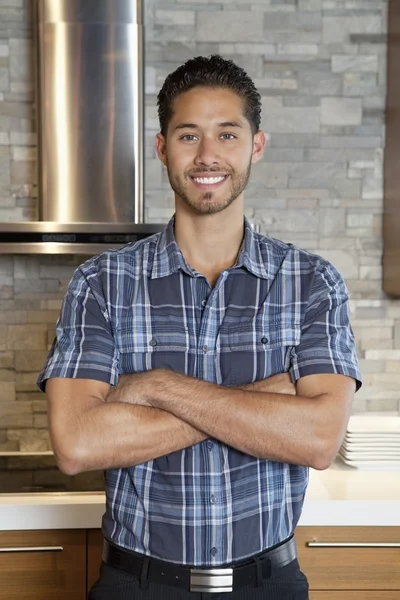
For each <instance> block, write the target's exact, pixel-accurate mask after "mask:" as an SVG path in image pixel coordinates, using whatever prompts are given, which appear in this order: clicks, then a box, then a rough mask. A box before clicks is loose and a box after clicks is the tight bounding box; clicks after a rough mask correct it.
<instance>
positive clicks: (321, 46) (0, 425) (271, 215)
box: [0, 0, 400, 451]
mask: <svg viewBox="0 0 400 600" xmlns="http://www.w3.org/2000/svg"><path fill="white" fill-rule="evenodd" d="M32 5H33V2H31V0H0V222H1V221H20V220H30V219H36V216H37V214H36V210H37V202H36V200H37V187H36V124H35V115H36V111H35V103H34V84H33V60H32V54H33V53H32V48H33V44H32ZM386 20H387V1H386V0H258V1H257V0H236V1H235V2H232V1H231V0H219V1H218V2H211V1H206V0H175V1H173V0H146V3H145V23H146V52H145V65H146V66H145V77H146V123H145V151H146V177H145V187H146V202H145V213H146V220H147V221H149V222H160V221H161V222H166V221H167V220H168V219H169V217H170V216H171V215H172V213H173V193H172V191H171V189H170V187H169V183H168V178H167V174H166V170H165V168H164V167H162V165H161V163H160V162H159V161H158V159H157V158H156V156H155V152H154V146H153V141H154V136H155V134H156V133H157V131H158V119H157V110H156V95H157V92H158V90H159V88H160V87H161V85H162V83H163V81H164V79H165V77H166V76H167V74H168V73H169V72H170V71H172V70H173V69H175V68H176V67H177V66H178V65H179V64H181V63H182V62H183V61H185V60H186V59H188V58H191V57H192V56H195V55H198V54H204V55H209V54H211V53H215V52H218V53H220V54H222V55H223V56H224V57H226V58H232V59H233V60H235V61H236V62H237V63H238V64H240V65H241V66H242V67H244V68H245V69H246V70H247V72H248V73H249V75H250V76H252V77H253V79H254V81H255V83H256V85H257V86H258V88H259V90H260V93H261V95H262V99H263V120H262V127H263V129H264V130H265V131H266V133H267V135H268V139H269V146H268V148H267V150H266V152H265V158H264V160H263V161H261V162H260V163H258V164H256V165H255V166H254V168H253V173H252V180H251V183H250V185H249V187H248V190H247V193H246V204H247V208H246V215H247V216H248V217H249V218H251V220H252V221H254V222H257V223H259V224H260V227H261V232H263V233H268V234H269V235H271V236H273V237H277V238H280V239H283V240H284V241H290V242H292V243H295V244H297V245H299V246H301V247H303V248H306V249H308V250H310V251H312V252H316V253H317V254H321V255H322V256H324V257H326V258H327V259H329V260H331V261H332V262H333V263H334V265H335V266H336V267H337V268H338V269H339V270H340V271H341V272H342V274H343V276H344V277H345V279H346V283H347V285H348V288H349V290H350V293H351V312H352V324H353V329H354V331H355V334H356V338H357V345H358V350H359V357H360V362H361V370H362V374H363V380H364V386H363V388H362V390H361V391H360V392H359V393H358V394H357V396H356V400H355V402H354V406H353V412H365V411H388V412H396V413H398V412H399V409H400V370H399V365H400V300H390V299H388V298H387V297H386V295H385V294H384V293H383V291H382V281H381V279H382V266H381V263H382V243H383V240H382V210H383V176H382V173H383V156H384V155H383V152H384V145H385V128H384V122H385V114H384V111H385V100H386ZM0 235H1V234H0ZM85 259H86V257H83V256H74V257H64V256H4V255H3V256H2V255H0V451H2V450H3V451H5V450H11V451H14V450H15V451H33V450H35V451H39V450H47V449H48V448H49V441H48V434H47V429H46V402H45V397H44V395H43V394H41V393H40V392H39V391H38V390H37V389H36V386H35V381H36V377H37V374H38V372H39V370H40V368H41V366H42V364H43V362H44V359H45V356H46V354H47V350H48V347H49V344H50V343H51V342H52V339H53V336H54V329H55V322H56V319H57V316H58V313H59V309H60V305H61V299H62V296H63V293H64V291H65V289H66V286H67V285H68V281H69V279H70V277H71V276H72V273H73V271H74V269H75V268H76V267H77V266H78V265H79V264H80V263H81V262H83V260H85Z"/></svg>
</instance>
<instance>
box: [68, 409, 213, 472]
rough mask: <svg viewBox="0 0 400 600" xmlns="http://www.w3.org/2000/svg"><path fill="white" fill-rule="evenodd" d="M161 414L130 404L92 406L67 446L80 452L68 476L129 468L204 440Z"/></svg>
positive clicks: (197, 432) (168, 416)
mask: <svg viewBox="0 0 400 600" xmlns="http://www.w3.org/2000/svg"><path fill="white" fill-rule="evenodd" d="M207 437H208V435H207V434H204V433H203V432H201V431H199V430H198V429H196V428H195V427H192V426H191V425H189V424H188V423H187V422H185V421H183V420H181V419H180V418H179V417H176V416H174V415H173V414H171V413H169V412H166V411H164V410H161V409H158V408H154V407H147V406H137V405H130V404H121V403H118V404H117V403H116V404H106V403H102V404H99V405H97V406H94V407H93V408H91V409H90V410H88V411H86V412H85V413H84V414H82V415H81V417H80V420H79V423H78V424H77V425H76V427H74V428H73V431H71V439H70V440H69V443H70V444H76V447H77V448H78V449H79V450H78V451H77V458H76V461H75V464H73V465H70V466H69V467H68V470H69V474H71V475H72V474H74V473H78V472H83V471H93V470H97V469H111V468H124V467H132V466H135V465H138V464H141V463H144V462H147V461H149V460H152V459H154V458H158V457H159V456H165V455H166V454H170V453H171V452H176V451H178V450H182V449H183V448H187V447H189V446H192V445H194V444H197V443H198V442H201V441H203V440H205V439H207Z"/></svg>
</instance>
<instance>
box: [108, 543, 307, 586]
mask: <svg viewBox="0 0 400 600" xmlns="http://www.w3.org/2000/svg"><path fill="white" fill-rule="evenodd" d="M296 556H297V553H296V543H295V540H294V537H293V536H292V537H290V538H289V539H288V540H286V541H285V542H283V543H281V544H279V545H278V546H274V547H272V548H270V549H269V550H266V551H265V552H263V553H261V554H257V555H255V556H253V557H252V558H250V559H246V560H245V561H242V562H239V563H234V564H231V565H226V566H221V567H217V568H215V569H208V568H205V569H201V568H197V567H190V566H185V565H176V564H174V563H171V562H166V561H163V560H159V559H158V558H150V557H146V556H145V555H144V554H138V553H136V552H131V551H130V550H126V549H125V548H121V547H120V546H116V545H115V544H113V543H111V542H109V541H108V540H106V539H105V540H104V545H103V561H104V562H105V563H106V564H107V565H110V566H112V567H116V568H118V569H122V570H123V571H126V572H127V573H130V574H131V575H137V576H139V577H140V576H141V574H142V572H143V564H144V561H145V560H146V559H147V564H145V567H146V568H145V570H146V572H147V579H148V580H149V581H152V582H154V583H161V584H164V585H173V586H177V587H181V588H185V589H187V590H189V591H190V592H207V593H210V592H232V591H234V590H235V589H238V588H240V587H243V586H244V585H247V584H250V583H254V582H255V581H257V580H258V578H262V579H266V578H268V577H270V575H271V573H272V572H273V571H274V570H276V569H279V568H281V567H283V566H285V565H287V564H289V563H291V562H292V561H293V560H295V558H296Z"/></svg>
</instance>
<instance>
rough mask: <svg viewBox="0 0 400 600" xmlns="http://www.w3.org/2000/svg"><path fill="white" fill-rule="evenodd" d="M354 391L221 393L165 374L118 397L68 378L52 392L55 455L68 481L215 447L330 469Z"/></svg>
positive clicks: (310, 383) (283, 383)
mask: <svg viewBox="0 0 400 600" xmlns="http://www.w3.org/2000/svg"><path fill="white" fill-rule="evenodd" d="M296 391H297V395H296V397H294V396H295V394H296ZM354 391H355V382H354V380H353V379H351V378H350V377H346V376H344V375H330V374H329V375H311V376H307V377H304V378H302V379H300V380H299V381H298V382H297V385H296V386H294V385H293V384H292V383H291V380H290V377H289V375H288V374H287V373H283V374H280V375H276V376H274V377H271V378H269V379H266V380H263V381H260V382H256V383H254V384H249V385H248V386H243V387H241V388H224V387H222V386H218V385H215V384H211V383H208V382H205V381H201V380H198V379H195V378H191V377H187V376H184V375H180V374H177V373H174V372H172V371H167V370H163V369H160V370H154V371H149V372H145V373H138V374H135V375H127V376H123V377H122V378H121V379H120V382H119V384H118V386H117V387H116V388H113V389H110V386H109V385H108V384H105V383H102V382H95V381H92V380H79V379H61V378H54V379H49V380H48V382H47V386H46V392H47V397H48V400H49V411H48V415H49V427H50V436H51V440H52V444H53V449H54V452H55V455H56V458H57V460H58V464H59V467H60V469H61V470H63V471H64V472H66V473H69V474H71V475H72V474H75V473H78V472H81V471H90V470H94V469H106V468H113V467H116V468H119V467H128V466H133V465H136V464H141V463H143V462H146V461H148V460H151V459H153V458H157V457H159V456H164V455H166V454H169V453H171V452H174V451H177V450H181V449H182V448H186V447H188V446H191V445H193V444H196V443H198V442H201V441H203V440H205V439H207V438H208V437H214V438H216V439H219V440H220V441H222V442H224V443H226V444H228V445H230V446H232V447H234V448H236V449H237V450H240V451H242V452H245V453H247V454H250V455H252V456H257V457H259V458H264V459H268V460H277V461H282V462H289V463H294V464H303V465H307V466H312V467H314V468H319V469H323V468H326V467H328V466H329V464H331V462H332V460H333V458H334V457H335V455H336V452H337V450H338V448H339V446H340V443H341V440H342V438H343V435H344V432H345V429H346V425H347V421H348V418H349V415H350V406H351V400H352V397H353V394H354Z"/></svg>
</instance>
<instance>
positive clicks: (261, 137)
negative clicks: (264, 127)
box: [251, 130, 267, 163]
mask: <svg viewBox="0 0 400 600" xmlns="http://www.w3.org/2000/svg"><path fill="white" fill-rule="evenodd" d="M266 144H267V139H266V137H265V133H264V132H263V131H261V130H259V131H257V133H256V134H255V136H254V140H253V152H252V155H251V162H252V163H256V162H258V161H259V160H260V158H261V157H262V155H263V154H264V148H265V146H266Z"/></svg>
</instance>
